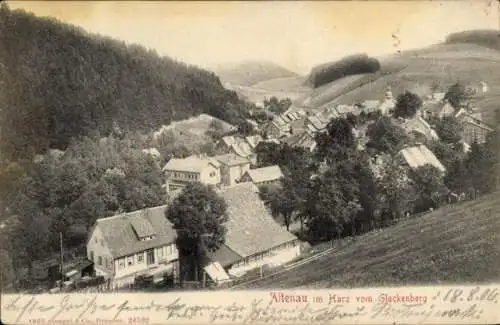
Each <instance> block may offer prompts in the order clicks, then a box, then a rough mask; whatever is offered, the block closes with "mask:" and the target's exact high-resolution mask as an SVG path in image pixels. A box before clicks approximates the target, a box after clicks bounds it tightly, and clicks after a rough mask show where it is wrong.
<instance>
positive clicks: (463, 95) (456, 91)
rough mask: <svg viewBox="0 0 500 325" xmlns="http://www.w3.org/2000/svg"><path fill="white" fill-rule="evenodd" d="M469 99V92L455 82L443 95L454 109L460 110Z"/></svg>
mask: <svg viewBox="0 0 500 325" xmlns="http://www.w3.org/2000/svg"><path fill="white" fill-rule="evenodd" d="M469 98H470V94H469V92H468V91H467V89H466V88H465V86H464V85H463V84H461V83H460V82H456V83H455V84H453V85H452V86H451V87H450V88H448V91H447V92H446V94H445V95H444V99H445V100H447V101H448V102H449V103H450V105H451V106H453V107H454V108H460V107H461V106H463V105H464V103H465V102H466V101H467V100H468V99H469Z"/></svg>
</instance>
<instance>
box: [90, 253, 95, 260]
mask: <svg viewBox="0 0 500 325" xmlns="http://www.w3.org/2000/svg"><path fill="white" fill-rule="evenodd" d="M89 255H90V257H89V259H90V260H91V261H92V262H95V261H94V252H93V251H90V254H89Z"/></svg>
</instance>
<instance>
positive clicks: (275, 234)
mask: <svg viewBox="0 0 500 325" xmlns="http://www.w3.org/2000/svg"><path fill="white" fill-rule="evenodd" d="M220 195H221V196H222V197H223V198H224V200H225V201H226V203H227V212H228V215H229V218H228V219H229V220H228V221H227V223H226V229H227V233H226V241H225V244H226V246H227V247H229V248H230V249H231V250H232V251H234V252H235V253H236V254H238V255H240V256H242V257H248V256H251V255H254V254H257V253H260V252H264V251H267V250H269V249H271V248H273V247H276V246H279V245H281V244H284V243H287V242H290V241H293V240H296V239H297V237H295V236H294V235H292V234H291V233H289V232H288V231H286V230H285V229H284V228H283V227H281V226H280V225H279V224H278V223H277V222H276V221H275V220H274V219H273V217H272V216H271V214H270V213H269V211H268V210H267V209H266V207H265V206H264V202H262V200H261V199H260V197H259V194H258V189H257V187H256V186H255V185H254V184H253V183H250V182H247V183H240V184H237V185H234V186H231V187H227V188H225V189H224V190H223V191H221V192H220Z"/></svg>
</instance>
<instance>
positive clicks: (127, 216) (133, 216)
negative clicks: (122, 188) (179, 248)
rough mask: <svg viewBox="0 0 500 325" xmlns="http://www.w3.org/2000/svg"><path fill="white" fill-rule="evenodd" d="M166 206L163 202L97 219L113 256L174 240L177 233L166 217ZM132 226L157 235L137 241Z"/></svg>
mask: <svg viewBox="0 0 500 325" xmlns="http://www.w3.org/2000/svg"><path fill="white" fill-rule="evenodd" d="M166 208H167V206H166V205H163V206H159V207H155V208H149V209H144V210H138V211H134V212H130V213H124V214H120V215H116V216H113V217H108V218H102V219H97V221H96V227H98V228H99V229H100V230H101V232H102V235H103V236H104V238H105V240H106V243H107V245H108V248H109V250H110V252H111V254H112V256H113V257H114V258H118V257H122V256H126V255H131V254H135V253H138V252H141V251H144V250H146V249H150V248H153V247H158V246H162V245H167V244H170V243H172V242H174V240H175V237H176V234H175V230H174V229H173V227H172V224H171V223H170V222H169V221H168V220H167V218H166V217H165V210H166ZM135 227H137V228H135ZM134 228H135V230H136V231H137V230H139V232H141V233H142V230H144V231H146V232H151V231H153V232H154V233H155V235H156V236H155V237H154V238H153V239H151V240H145V241H140V240H139V238H138V236H137V234H136V233H135V231H134ZM152 229H153V230H152ZM146 236H147V235H146Z"/></svg>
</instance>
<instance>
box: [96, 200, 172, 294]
mask: <svg viewBox="0 0 500 325" xmlns="http://www.w3.org/2000/svg"><path fill="white" fill-rule="evenodd" d="M165 209H166V206H160V207H155V208H150V209H144V210H138V211H134V212H130V213H124V214H120V215H116V216H113V217H109V218H102V219H97V221H96V223H95V224H94V226H93V228H92V230H91V231H90V234H89V237H88V240H87V258H88V259H89V260H90V261H93V262H94V268H95V271H96V274H97V275H102V276H104V277H105V278H107V279H111V280H113V286H117V287H119V286H122V285H126V284H129V283H133V281H134V277H135V276H137V275H141V274H151V273H155V272H156V273H161V274H164V273H167V272H170V273H174V271H175V270H174V268H175V267H176V265H175V263H173V262H175V261H176V260H178V252H177V247H176V245H175V237H176V235H175V231H174V229H173V228H172V225H171V224H170V222H169V221H168V220H167V219H166V218H165Z"/></svg>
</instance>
